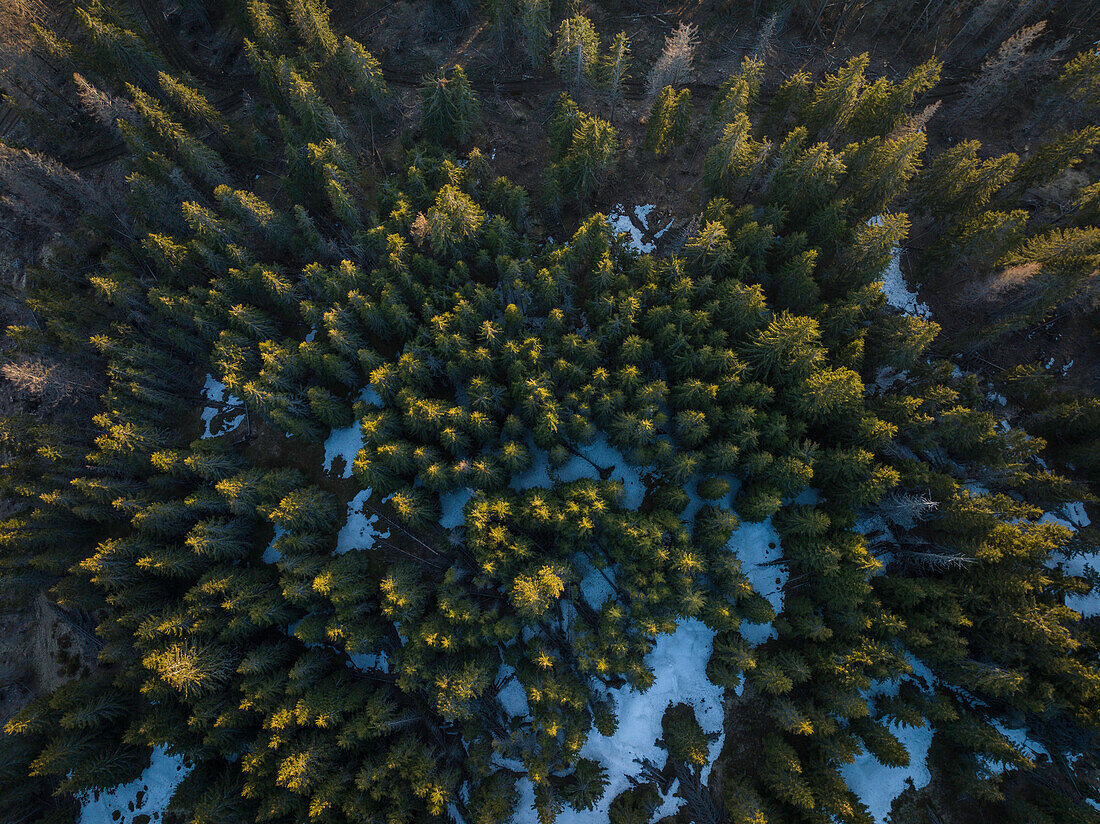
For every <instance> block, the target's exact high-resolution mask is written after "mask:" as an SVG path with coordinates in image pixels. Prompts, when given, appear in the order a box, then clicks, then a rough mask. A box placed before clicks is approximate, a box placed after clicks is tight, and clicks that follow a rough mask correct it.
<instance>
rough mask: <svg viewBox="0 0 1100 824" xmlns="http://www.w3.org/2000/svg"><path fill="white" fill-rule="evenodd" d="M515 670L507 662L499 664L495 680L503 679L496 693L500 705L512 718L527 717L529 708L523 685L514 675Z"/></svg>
mask: <svg viewBox="0 0 1100 824" xmlns="http://www.w3.org/2000/svg"><path fill="white" fill-rule="evenodd" d="M515 675H516V671H515V669H513V668H512V667H510V666H508V665H507V664H501V665H500V669H499V670H497V680H502V681H504V682H505V683H504V686H503V687H502V688H501V690H500V692H498V693H497V700H498V701H500V706H501V707H503V708H504V711H505V712H506V713H508V715H510V716H511V717H512V718H527V717H528V716H530V714H531V708H530V707H529V706H528V704H527V693H526V692H524V691H523V685H522V684H520V682H519V679H518V678H516V677H515Z"/></svg>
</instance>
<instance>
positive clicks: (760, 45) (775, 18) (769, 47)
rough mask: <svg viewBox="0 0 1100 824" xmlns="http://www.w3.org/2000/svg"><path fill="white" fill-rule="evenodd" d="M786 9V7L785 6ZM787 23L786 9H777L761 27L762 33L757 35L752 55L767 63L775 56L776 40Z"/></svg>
mask: <svg viewBox="0 0 1100 824" xmlns="http://www.w3.org/2000/svg"><path fill="white" fill-rule="evenodd" d="M784 9H786V7H784ZM786 25H787V15H786V13H785V10H784V11H777V12H776V13H775V14H773V15H772V16H771V17H769V18H768V19H767V20H765V21H764V25H763V26H761V27H760V33H759V34H758V35H756V44H755V45H754V46H753V48H752V56H753V57H754V58H755V59H757V60H760V61H761V62H763V63H767V62H768V61H769V60H771V58H772V57H774V56H775V40H776V38H777V37H779V35H780V34H782V33H783V29H784V28H785V27H786Z"/></svg>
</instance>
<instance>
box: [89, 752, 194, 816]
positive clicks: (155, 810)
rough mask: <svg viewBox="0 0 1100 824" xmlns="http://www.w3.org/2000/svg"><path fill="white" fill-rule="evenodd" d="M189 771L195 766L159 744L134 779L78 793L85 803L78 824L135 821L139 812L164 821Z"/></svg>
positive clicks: (139, 814) (140, 814) (141, 814)
mask: <svg viewBox="0 0 1100 824" xmlns="http://www.w3.org/2000/svg"><path fill="white" fill-rule="evenodd" d="M189 772H191V767H189V766H188V765H186V764H184V762H183V759H182V758H181V757H179V756H176V755H168V753H167V752H165V749H164V747H157V748H156V749H154V750H153V754H152V757H151V758H150V760H149V766H148V767H146V768H145V771H144V772H142V774H141V775H140V776H139V777H138V778H135V779H134V780H133V781H131V782H130V783H128V784H120V785H119V786H117V787H115V788H114V789H112V790H108V791H106V792H102V793H87V794H85V795H80V796H77V801H78V802H79V803H80V805H81V809H80V819H79V820H78V824H134V820H135V819H136V818H138V817H139V816H144V818H143V819H142V820H143V821H145V822H157V821H160V820H161V816H162V815H163V814H164V810H165V808H166V807H167V806H168V802H169V801H170V800H171V799H172V794H173V793H174V792H175V791H176V787H178V786H179V783H180V782H181V781H183V779H184V778H186V777H187V774H188V773H189Z"/></svg>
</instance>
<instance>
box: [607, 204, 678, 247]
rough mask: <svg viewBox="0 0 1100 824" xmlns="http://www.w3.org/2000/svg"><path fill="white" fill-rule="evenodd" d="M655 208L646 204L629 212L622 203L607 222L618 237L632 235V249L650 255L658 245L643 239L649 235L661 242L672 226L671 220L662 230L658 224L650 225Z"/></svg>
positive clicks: (616, 207)
mask: <svg viewBox="0 0 1100 824" xmlns="http://www.w3.org/2000/svg"><path fill="white" fill-rule="evenodd" d="M655 208H657V207H656V206H654V205H652V204H646V205H644V206H635V207H634V209H633V210H629V209H627V208H625V207H623V205H622V204H621V203H620V204H617V205H616V206H615V208H614V209H612V210H611V212H610V214H608V216H607V222H608V223H610V224H611V228H612V229H613V230H614V232H615V234H616V235H619V234H623V233H625V234H627V235H630V241H629V246H630V247H631V248H632V249H635V250H636V251H639V252H641V253H643V254H649V253H651V252H655V251H656V250H657V244H656V243H652V242H649V241H646V240H644V239H643V238H644V237H645V236H646V235H649V236H651V237H652V238H653V239H654V240H660V239H661V237H662V236H663V235H664V233H665V232H667V231H668V230H669V228H670V227H671V226H672V221H671V220H670V221H669V222H668V223H666V224H665V225H664V226H662V227H660V228H658V227H657V226H656V224H654V225H650V222H649V217H650V215H651V214H652V213H653V210H654V209H655ZM631 211H633V219H632V218H631ZM639 227H640V228H639Z"/></svg>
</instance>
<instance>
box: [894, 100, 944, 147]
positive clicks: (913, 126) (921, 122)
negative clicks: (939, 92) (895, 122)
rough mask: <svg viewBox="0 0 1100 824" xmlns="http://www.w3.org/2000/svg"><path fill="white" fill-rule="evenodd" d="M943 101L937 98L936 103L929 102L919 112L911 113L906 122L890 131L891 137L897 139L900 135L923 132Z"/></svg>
mask: <svg viewBox="0 0 1100 824" xmlns="http://www.w3.org/2000/svg"><path fill="white" fill-rule="evenodd" d="M942 103H943V101H942V100H937V101H935V102H934V103H929V104H928V105H927V106H925V107H924V108H923V109H921V110H920V111H919V112H915V113H914V114H911V115H909V117H907V118H906V120H905V122H904V123H902V124H901V125H900V126H898V127H897V128H896V129H894V131H893V132H891V133H890V136H889V139H890V140H897V139H898V138H899V137H906V136H907V135H911V134H914V133H916V132H923V131H924V130H925V128H926V127H927V126H928V122H929V121H930V120H931V119H932V118H933V117H934V116H935V115H936V112H938V111H939V110H940V106H941V105H942Z"/></svg>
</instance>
